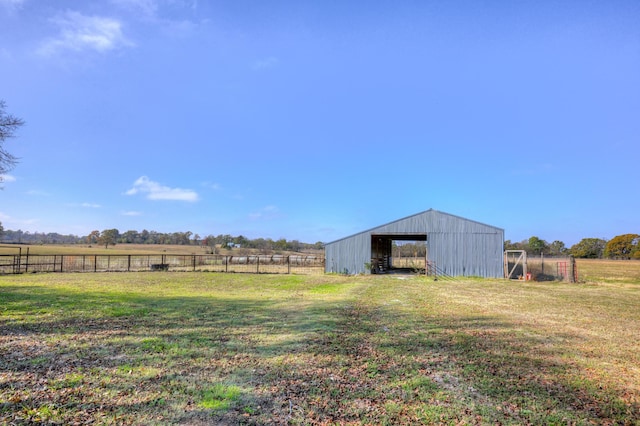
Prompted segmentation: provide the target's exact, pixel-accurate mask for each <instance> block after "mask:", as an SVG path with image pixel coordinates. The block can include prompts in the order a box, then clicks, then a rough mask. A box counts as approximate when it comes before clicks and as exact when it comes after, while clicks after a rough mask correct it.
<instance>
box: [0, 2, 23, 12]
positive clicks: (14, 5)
mask: <svg viewBox="0 0 640 426" xmlns="http://www.w3.org/2000/svg"><path fill="white" fill-rule="evenodd" d="M24 2H25V0H0V7H3V8H5V9H6V10H8V11H9V12H13V11H15V10H17V9H19V8H20V7H22V5H23V4H24Z"/></svg>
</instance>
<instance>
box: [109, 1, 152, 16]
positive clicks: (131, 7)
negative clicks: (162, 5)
mask: <svg viewBox="0 0 640 426" xmlns="http://www.w3.org/2000/svg"><path fill="white" fill-rule="evenodd" d="M111 3H113V4H115V5H116V6H118V7H121V8H123V9H126V10H127V11H130V12H133V13H135V14H138V15H139V16H141V17H142V18H145V19H156V17H157V13H158V2H157V1H156V0H111Z"/></svg>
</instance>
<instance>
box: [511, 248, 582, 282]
mask: <svg viewBox="0 0 640 426" xmlns="http://www.w3.org/2000/svg"><path fill="white" fill-rule="evenodd" d="M504 262H505V263H504V266H505V278H509V279H519V280H527V281H528V280H533V281H567V282H577V281H578V267H577V265H576V261H575V259H574V258H573V257H550V256H530V255H529V256H528V255H527V254H526V253H523V252H522V250H507V251H506V252H505V260H504Z"/></svg>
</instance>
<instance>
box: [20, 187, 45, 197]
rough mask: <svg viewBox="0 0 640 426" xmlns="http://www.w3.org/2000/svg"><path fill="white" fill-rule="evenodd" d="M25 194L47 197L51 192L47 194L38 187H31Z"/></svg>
mask: <svg viewBox="0 0 640 426" xmlns="http://www.w3.org/2000/svg"><path fill="white" fill-rule="evenodd" d="M26 194H27V195H33V196H36V197H49V196H50V195H51V194H49V193H48V192H46V191H40V190H39V189H31V190H29V191H27V192H26Z"/></svg>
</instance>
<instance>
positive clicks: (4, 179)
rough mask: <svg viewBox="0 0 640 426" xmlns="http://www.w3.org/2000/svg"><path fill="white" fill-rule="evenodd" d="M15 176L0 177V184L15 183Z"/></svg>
mask: <svg viewBox="0 0 640 426" xmlns="http://www.w3.org/2000/svg"><path fill="white" fill-rule="evenodd" d="M15 181H16V178H15V176H11V175H0V182H15Z"/></svg>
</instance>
